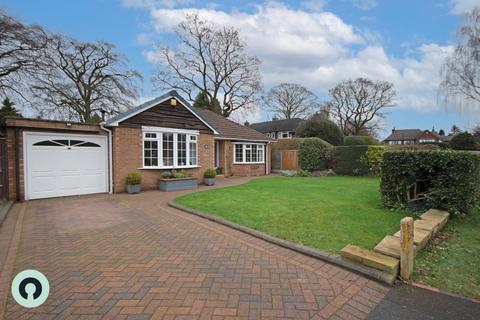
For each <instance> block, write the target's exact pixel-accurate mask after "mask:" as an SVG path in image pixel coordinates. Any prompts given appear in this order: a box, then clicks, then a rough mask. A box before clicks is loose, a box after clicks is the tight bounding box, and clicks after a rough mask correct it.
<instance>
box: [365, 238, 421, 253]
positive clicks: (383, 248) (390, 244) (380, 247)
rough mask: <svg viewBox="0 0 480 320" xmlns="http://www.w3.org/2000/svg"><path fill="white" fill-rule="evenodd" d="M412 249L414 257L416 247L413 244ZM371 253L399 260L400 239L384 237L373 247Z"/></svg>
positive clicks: (416, 250)
mask: <svg viewBox="0 0 480 320" xmlns="http://www.w3.org/2000/svg"><path fill="white" fill-rule="evenodd" d="M413 249H414V252H415V255H416V254H417V252H418V247H417V246H416V245H415V244H414V245H413ZM373 251H375V252H378V253H381V254H384V255H387V256H390V257H393V258H397V259H400V237H396V236H391V235H387V236H385V238H383V240H382V241H380V242H379V243H378V244H377V245H376V246H375V248H374V249H373Z"/></svg>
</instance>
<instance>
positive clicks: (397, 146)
mask: <svg viewBox="0 0 480 320" xmlns="http://www.w3.org/2000/svg"><path fill="white" fill-rule="evenodd" d="M388 147H389V148H390V150H392V151H419V150H440V146H439V145H438V144H403V145H402V144H394V145H388Z"/></svg>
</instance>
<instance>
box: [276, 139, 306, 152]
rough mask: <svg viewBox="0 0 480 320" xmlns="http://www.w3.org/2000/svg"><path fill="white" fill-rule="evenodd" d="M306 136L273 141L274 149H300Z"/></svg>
mask: <svg viewBox="0 0 480 320" xmlns="http://www.w3.org/2000/svg"><path fill="white" fill-rule="evenodd" d="M303 140H304V138H292V139H280V140H278V141H276V142H275V143H272V151H276V150H298V148H299V146H300V143H302V141H303Z"/></svg>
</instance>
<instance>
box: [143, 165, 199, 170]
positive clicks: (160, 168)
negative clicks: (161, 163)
mask: <svg viewBox="0 0 480 320" xmlns="http://www.w3.org/2000/svg"><path fill="white" fill-rule="evenodd" d="M195 168H200V166H184V167H140V168H138V170H174V169H175V170H182V169H195Z"/></svg>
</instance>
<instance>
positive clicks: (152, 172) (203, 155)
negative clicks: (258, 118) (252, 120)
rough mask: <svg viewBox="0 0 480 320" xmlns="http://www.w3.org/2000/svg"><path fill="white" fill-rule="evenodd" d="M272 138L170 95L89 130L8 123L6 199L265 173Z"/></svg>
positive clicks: (67, 125) (44, 123)
mask: <svg viewBox="0 0 480 320" xmlns="http://www.w3.org/2000/svg"><path fill="white" fill-rule="evenodd" d="M271 142H272V139H270V138H268V137H266V136H265V135H263V134H262V133H260V132H258V131H255V130H253V129H251V128H248V127H245V126H242V125H240V124H238V123H235V122H233V121H230V120H228V119H225V118H224V117H222V116H220V115H218V114H216V113H214V112H211V111H208V110H201V109H196V108H193V107H191V106H190V105H189V103H188V102H186V101H185V100H184V99H183V98H182V97H181V96H180V95H178V94H177V92H175V91H170V92H168V93H167V94H165V95H162V96H160V97H158V98H156V99H153V100H151V101H148V102H146V103H144V104H142V105H140V106H138V107H136V108H133V109H129V110H128V111H127V112H125V113H123V114H120V115H118V116H115V117H113V118H111V119H108V120H107V121H106V122H104V123H102V124H100V125H95V124H83V123H73V122H68V121H53V120H34V119H23V118H8V119H7V157H8V198H9V199H12V200H29V199H39V198H48V197H58V196H68V195H80V194H90V193H102V192H115V193H117V192H123V191H124V189H125V185H124V179H125V177H126V175H127V174H128V173H130V172H138V173H139V174H141V175H142V177H143V180H142V188H143V189H144V190H146V189H156V188H157V180H158V178H159V177H160V175H161V173H162V172H164V171H169V170H172V169H176V170H180V169H184V170H186V171H188V172H189V173H191V174H192V175H193V176H194V177H196V178H198V179H199V181H201V180H202V177H203V173H204V172H205V170H207V169H209V168H221V170H222V173H223V174H225V176H260V175H266V174H269V163H270V143H271Z"/></svg>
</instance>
